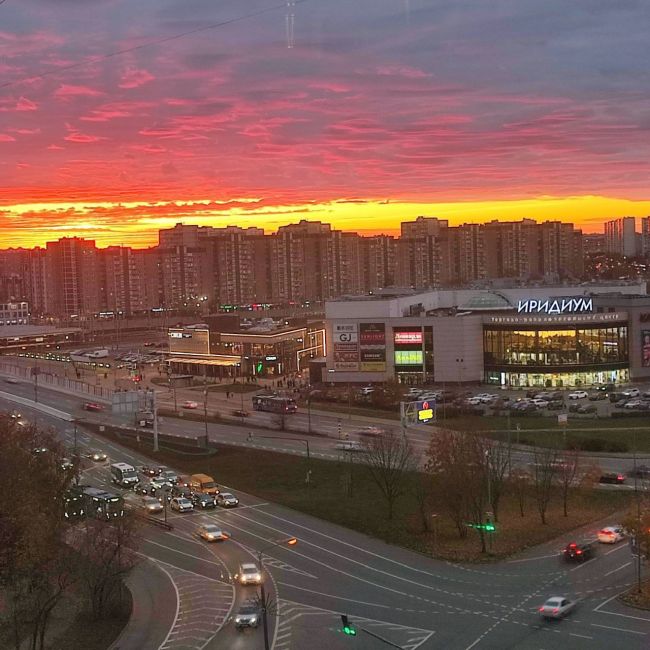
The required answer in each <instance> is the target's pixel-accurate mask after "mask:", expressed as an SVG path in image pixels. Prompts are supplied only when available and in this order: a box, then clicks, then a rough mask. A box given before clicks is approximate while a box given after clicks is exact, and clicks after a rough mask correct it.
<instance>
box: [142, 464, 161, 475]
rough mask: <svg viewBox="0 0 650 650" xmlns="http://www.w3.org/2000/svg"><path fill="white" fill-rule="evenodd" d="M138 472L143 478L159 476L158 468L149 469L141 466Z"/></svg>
mask: <svg viewBox="0 0 650 650" xmlns="http://www.w3.org/2000/svg"><path fill="white" fill-rule="evenodd" d="M140 472H142V474H144V475H145V476H158V474H160V467H150V466H149V465H143V466H142V467H141V468H140Z"/></svg>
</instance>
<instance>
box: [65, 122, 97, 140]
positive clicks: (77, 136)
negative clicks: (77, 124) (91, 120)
mask: <svg viewBox="0 0 650 650" xmlns="http://www.w3.org/2000/svg"><path fill="white" fill-rule="evenodd" d="M68 129H69V130H70V133H68V135H66V136H65V138H63V139H64V140H67V141H68V142H80V143H88V142H99V141H100V140H106V138H102V137H100V136H98V135H90V134H88V133H80V132H79V131H76V130H74V129H72V128H71V127H70V126H68Z"/></svg>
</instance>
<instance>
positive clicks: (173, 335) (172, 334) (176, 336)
mask: <svg viewBox="0 0 650 650" xmlns="http://www.w3.org/2000/svg"><path fill="white" fill-rule="evenodd" d="M169 337H170V338H172V339H182V338H183V332H170V333H169Z"/></svg>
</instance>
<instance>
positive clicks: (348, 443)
mask: <svg viewBox="0 0 650 650" xmlns="http://www.w3.org/2000/svg"><path fill="white" fill-rule="evenodd" d="M334 449H338V450H340V451H363V445H362V444H361V443H360V442H359V441H358V440H341V442H337V443H336V444H335V445H334Z"/></svg>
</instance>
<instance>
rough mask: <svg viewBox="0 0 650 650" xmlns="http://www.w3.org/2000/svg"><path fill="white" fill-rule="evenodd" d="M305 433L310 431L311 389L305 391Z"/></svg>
mask: <svg viewBox="0 0 650 650" xmlns="http://www.w3.org/2000/svg"><path fill="white" fill-rule="evenodd" d="M307 433H311V391H309V392H308V393H307Z"/></svg>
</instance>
